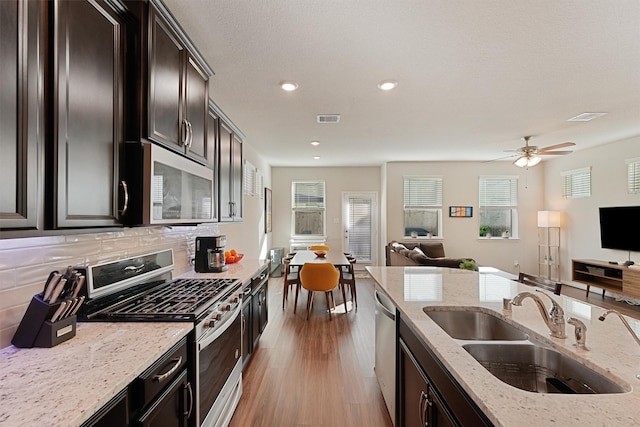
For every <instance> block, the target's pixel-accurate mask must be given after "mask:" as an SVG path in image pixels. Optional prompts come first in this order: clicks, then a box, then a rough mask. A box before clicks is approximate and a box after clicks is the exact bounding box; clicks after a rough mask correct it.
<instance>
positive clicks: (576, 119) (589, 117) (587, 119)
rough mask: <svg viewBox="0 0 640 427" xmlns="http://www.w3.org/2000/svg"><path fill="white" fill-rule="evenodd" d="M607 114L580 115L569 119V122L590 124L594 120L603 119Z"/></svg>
mask: <svg viewBox="0 0 640 427" xmlns="http://www.w3.org/2000/svg"><path fill="white" fill-rule="evenodd" d="M605 114H607V113H582V114H578V115H577V116H575V117H571V118H570V119H568V120H567V121H568V122H590V121H591V120H593V119H597V118H598V117H602V116H604V115H605Z"/></svg>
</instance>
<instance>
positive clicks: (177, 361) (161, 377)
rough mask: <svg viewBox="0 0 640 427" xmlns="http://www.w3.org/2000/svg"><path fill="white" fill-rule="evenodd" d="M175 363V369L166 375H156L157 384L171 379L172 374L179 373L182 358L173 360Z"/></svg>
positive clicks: (154, 378)
mask: <svg viewBox="0 0 640 427" xmlns="http://www.w3.org/2000/svg"><path fill="white" fill-rule="evenodd" d="M173 362H175V365H173V367H172V368H171V369H169V371H167V372H165V373H164V374H158V375H154V377H153V380H154V381H155V382H159V383H161V382H162V381H164V380H166V379H167V378H169V377H170V376H171V374H173V373H174V372H175V371H177V370H178V368H179V367H180V365H181V364H182V356H180V357H178V358H177V359H173Z"/></svg>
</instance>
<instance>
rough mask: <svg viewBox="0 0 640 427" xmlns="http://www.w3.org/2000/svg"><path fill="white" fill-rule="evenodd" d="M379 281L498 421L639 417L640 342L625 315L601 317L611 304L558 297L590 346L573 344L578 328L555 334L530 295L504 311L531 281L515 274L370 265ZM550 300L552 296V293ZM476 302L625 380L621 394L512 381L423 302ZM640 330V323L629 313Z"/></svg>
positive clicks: (576, 422)
mask: <svg viewBox="0 0 640 427" xmlns="http://www.w3.org/2000/svg"><path fill="white" fill-rule="evenodd" d="M367 270H368V271H369V273H370V274H371V276H372V277H373V279H374V280H375V281H376V283H377V284H378V285H379V288H380V289H381V290H382V291H383V292H384V293H385V294H386V295H387V296H388V297H389V298H390V299H391V300H392V301H393V303H394V304H395V305H396V306H397V308H398V311H399V314H400V318H401V319H403V320H404V322H406V323H407V324H408V325H409V327H410V328H411V329H412V330H413V332H414V333H415V335H416V336H417V337H418V338H419V339H420V340H421V341H422V342H424V343H425V344H426V346H427V347H428V348H429V349H430V350H431V351H432V353H433V354H434V355H435V357H437V358H438V359H439V361H440V363H441V364H442V366H443V367H444V368H445V369H446V370H447V371H448V372H449V374H450V376H451V377H452V378H453V379H454V381H455V382H457V384H459V386H460V388H461V389H462V390H463V391H464V392H465V393H466V394H467V395H468V396H469V398H470V399H471V401H472V402H473V403H474V404H475V405H476V406H477V407H478V409H479V410H480V411H481V412H482V413H483V414H484V415H485V416H486V417H487V419H488V420H489V421H490V422H491V423H493V424H495V425H497V426H533V425H540V426H542V425H562V426H584V425H602V426H604V425H606V426H631V425H639V424H640V391H639V390H638V387H639V386H640V380H638V379H637V378H636V374H638V373H640V346H638V345H637V344H636V343H635V341H634V340H633V338H632V337H631V336H630V334H629V332H628V331H627V330H626V329H625V328H624V326H623V325H622V324H621V322H620V321H619V319H615V318H613V317H612V318H611V319H607V320H606V321H605V322H601V321H599V320H598V317H599V316H600V315H601V314H602V312H603V311H604V310H603V309H602V308H600V307H596V306H593V305H590V304H585V303H584V302H581V301H578V300H575V299H572V298H570V297H566V296H554V298H555V299H556V301H558V303H559V304H560V305H561V306H562V307H563V308H564V311H565V314H566V317H570V316H573V317H577V318H579V319H580V320H582V321H583V322H584V323H585V324H586V327H587V341H586V345H587V348H588V349H589V350H581V349H577V348H576V347H575V346H574V345H573V344H574V343H575V339H574V336H573V327H572V326H570V325H567V336H568V337H567V338H566V339H557V338H551V337H550V336H549V329H548V328H547V326H546V325H545V323H544V322H543V319H542V317H541V314H540V312H539V310H538V307H537V306H536V304H535V303H534V302H533V301H531V300H530V299H527V300H525V301H524V302H523V304H522V306H520V307H513V308H512V312H511V313H509V312H507V311H503V298H513V297H514V296H515V295H516V294H518V293H519V292H522V291H532V288H531V287H529V286H526V285H522V284H520V283H517V282H514V281H512V280H509V279H508V278H506V277H504V275H501V272H497V271H492V270H491V269H482V271H481V272H472V271H467V270H460V269H447V268H437V267H367ZM545 303H546V304H547V306H550V304H549V302H548V301H547V300H546V299H545ZM438 306H440V307H456V308H458V309H462V310H464V309H465V308H469V309H472V308H476V309H479V310H483V311H486V312H491V313H494V314H496V315H497V316H499V317H502V318H507V320H508V321H509V322H510V323H512V324H514V325H515V326H517V328H518V329H521V330H522V331H523V332H525V333H527V334H529V336H530V337H531V338H532V339H534V340H535V341H538V342H540V343H541V344H543V345H546V346H548V347H551V348H553V349H555V350H557V351H559V352H560V353H563V354H566V355H569V356H571V357H572V358H575V359H577V360H578V361H579V362H580V363H582V364H584V365H586V366H588V367H590V368H591V369H593V370H595V371H597V372H598V373H600V374H603V375H604V376H606V377H607V378H610V379H612V380H613V381H615V382H616V383H617V384H619V385H621V386H622V387H623V389H624V390H625V392H623V393H615V394H597V395H587V394H578V395H576V394H547V393H533V392H528V391H524V390H521V389H518V388H515V387H512V386H510V385H508V384H506V383H504V382H502V381H501V380H499V379H497V378H496V377H494V376H493V375H492V374H491V373H490V372H489V371H487V370H486V369H484V368H483V367H482V365H480V363H479V362H477V361H476V360H475V359H474V358H473V357H472V356H471V355H470V354H469V353H467V351H465V350H464V349H463V348H462V346H461V345H460V343H459V342H457V341H456V340H454V339H453V338H451V337H450V336H449V335H448V334H447V333H446V332H445V331H443V330H442V329H441V328H440V327H439V326H438V325H437V324H436V323H435V322H434V321H433V320H432V319H431V318H430V317H428V316H427V315H426V314H425V312H424V311H423V308H424V307H438ZM628 320H629V322H630V323H631V325H632V327H635V328H636V330H640V322H639V321H636V320H633V319H628Z"/></svg>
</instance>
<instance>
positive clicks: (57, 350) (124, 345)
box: [0, 322, 193, 427]
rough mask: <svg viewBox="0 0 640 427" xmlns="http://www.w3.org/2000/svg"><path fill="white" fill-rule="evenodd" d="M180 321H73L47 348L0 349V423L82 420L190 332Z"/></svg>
mask: <svg viewBox="0 0 640 427" xmlns="http://www.w3.org/2000/svg"><path fill="white" fill-rule="evenodd" d="M192 328H193V325H192V324H191V323H188V322H184V323H176V322H172V323H155V322H154V323H124V322H119V323H97V322H96V323H78V327H77V331H76V336H75V337H73V338H71V339H70V340H68V341H65V342H63V343H61V344H58V345H57V346H55V347H52V348H29V349H23V348H16V347H14V346H9V347H6V348H4V349H2V350H0V360H1V361H2V362H1V364H0V401H1V402H2V403H1V404H0V426H11V427H13V426H16V427H18V426H20V427H26V426H29V427H31V426H60V427H72V426H78V425H80V424H82V423H83V422H84V421H86V420H87V419H89V417H91V415H93V414H94V413H95V412H97V411H98V410H99V409H100V408H101V407H102V406H104V405H105V404H106V403H107V402H108V401H109V400H110V399H112V398H113V397H114V396H116V395H117V394H118V393H119V392H120V391H121V390H123V389H124V388H125V387H126V386H127V385H129V383H130V382H131V381H133V380H134V379H135V378H136V377H137V376H138V375H140V374H141V373H142V372H144V370H145V369H147V368H148V367H149V366H151V364H153V363H154V362H155V361H156V360H158V359H159V358H160V357H161V356H162V355H163V354H164V353H166V352H167V351H168V350H169V349H170V348H171V347H172V346H173V345H175V344H176V343H177V342H179V341H180V339H182V338H183V337H184V336H186V335H187V334H188V333H189V331H191V330H192Z"/></svg>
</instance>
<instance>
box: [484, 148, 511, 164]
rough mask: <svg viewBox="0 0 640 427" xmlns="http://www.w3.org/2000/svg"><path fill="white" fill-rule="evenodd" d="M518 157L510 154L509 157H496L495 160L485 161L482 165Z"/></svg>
mask: <svg viewBox="0 0 640 427" xmlns="http://www.w3.org/2000/svg"><path fill="white" fill-rule="evenodd" d="M505 151H510V150H505ZM511 151H514V150H511ZM519 155H520V154H511V155H509V156H504V157H498V158H497V159H491V160H485V161H483V162H482V163H489V162H495V161H498V160H504V159H510V158H513V157H517V156H519Z"/></svg>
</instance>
